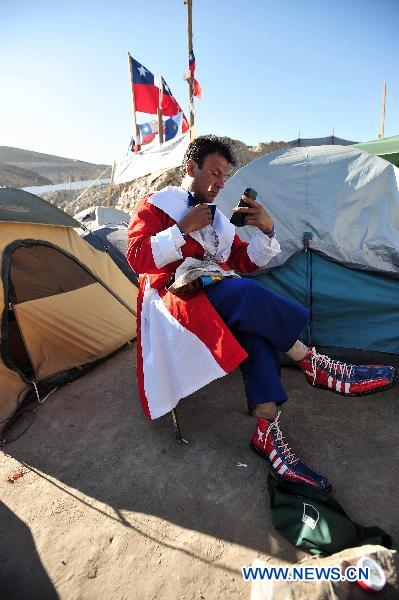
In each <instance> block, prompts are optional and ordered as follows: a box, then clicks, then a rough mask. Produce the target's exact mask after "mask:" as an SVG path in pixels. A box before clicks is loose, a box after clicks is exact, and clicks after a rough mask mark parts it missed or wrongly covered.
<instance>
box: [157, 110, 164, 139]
mask: <svg viewBox="0 0 399 600" xmlns="http://www.w3.org/2000/svg"><path fill="white" fill-rule="evenodd" d="M157 115H158V135H159V143H160V144H163V119H162V109H161V108H160V107H158V108H157Z"/></svg>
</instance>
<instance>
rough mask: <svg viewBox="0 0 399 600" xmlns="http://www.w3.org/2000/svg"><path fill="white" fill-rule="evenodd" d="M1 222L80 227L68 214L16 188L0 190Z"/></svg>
mask: <svg viewBox="0 0 399 600" xmlns="http://www.w3.org/2000/svg"><path fill="white" fill-rule="evenodd" d="M0 221H12V222H14V223H36V224H41V225H59V226H61V227H80V223H79V222H78V221H76V220H75V219H74V218H73V217H71V216H70V215H68V214H67V213H66V212H64V211H63V210H61V209H60V208H58V207H57V206H55V205H54V204H50V202H46V200H43V199H42V198H39V196H35V194H31V193H29V192H25V191H24V190H19V189H16V188H9V187H6V188H0Z"/></svg>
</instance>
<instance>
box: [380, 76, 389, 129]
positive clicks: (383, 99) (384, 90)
mask: <svg viewBox="0 0 399 600" xmlns="http://www.w3.org/2000/svg"><path fill="white" fill-rule="evenodd" d="M386 99H387V82H386V81H384V85H383V86H382V114H381V130H380V134H379V136H378V137H379V138H380V139H381V138H383V137H384V129H385V104H386Z"/></svg>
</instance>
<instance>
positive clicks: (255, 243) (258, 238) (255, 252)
mask: <svg viewBox="0 0 399 600" xmlns="http://www.w3.org/2000/svg"><path fill="white" fill-rule="evenodd" d="M247 252H248V256H249V259H250V260H251V261H252V262H253V263H255V264H256V265H257V266H258V267H264V266H266V265H267V263H268V262H270V261H271V259H272V258H274V257H275V256H276V255H277V254H280V252H281V249H280V244H279V243H278V241H277V239H276V238H275V237H272V238H269V236H268V235H266V233H263V231H261V230H260V229H257V230H256V231H255V233H254V234H253V236H252V237H251V240H250V242H249V244H248V248H247Z"/></svg>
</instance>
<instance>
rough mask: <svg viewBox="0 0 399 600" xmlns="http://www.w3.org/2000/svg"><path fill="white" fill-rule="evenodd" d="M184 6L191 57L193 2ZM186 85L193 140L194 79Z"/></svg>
mask: <svg viewBox="0 0 399 600" xmlns="http://www.w3.org/2000/svg"><path fill="white" fill-rule="evenodd" d="M184 4H185V5H186V6H187V38H188V56H189V57H190V56H191V53H192V51H193V0H184ZM187 83H188V98H189V103H190V104H189V108H190V138H191V139H194V137H195V134H194V110H193V102H194V100H193V86H194V79H193V76H192V74H191V77H189V78H188V79H187Z"/></svg>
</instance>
